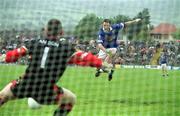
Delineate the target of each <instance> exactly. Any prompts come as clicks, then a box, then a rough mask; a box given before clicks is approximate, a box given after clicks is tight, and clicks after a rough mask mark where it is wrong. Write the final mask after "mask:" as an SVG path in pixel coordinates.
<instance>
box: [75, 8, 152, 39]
mask: <svg viewBox="0 0 180 116" xmlns="http://www.w3.org/2000/svg"><path fill="white" fill-rule="evenodd" d="M136 18H141V19H143V20H142V21H141V22H139V23H136V24H132V25H130V26H128V29H127V30H124V32H126V35H127V38H128V39H129V40H132V39H135V40H143V41H147V40H148V38H149V34H148V33H149V30H150V29H149V27H150V26H151V25H150V14H149V10H148V9H147V8H145V9H143V10H142V11H141V12H139V13H138V14H137V15H136V16H135V17H134V18H133V19H136ZM133 19H131V18H130V17H128V16H125V15H117V16H115V17H112V18H110V20H111V21H112V24H113V23H119V22H126V21H130V20H133ZM102 21H103V19H102V18H99V17H97V16H96V15H95V14H87V15H86V16H85V17H83V18H82V19H81V20H80V21H79V23H78V25H76V27H75V30H74V35H75V36H77V37H78V38H80V39H92V38H93V39H96V38H97V33H98V30H99V28H100V26H101V23H102Z"/></svg>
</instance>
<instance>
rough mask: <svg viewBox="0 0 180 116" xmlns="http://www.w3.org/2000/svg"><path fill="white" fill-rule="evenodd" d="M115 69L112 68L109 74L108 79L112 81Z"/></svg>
mask: <svg viewBox="0 0 180 116" xmlns="http://www.w3.org/2000/svg"><path fill="white" fill-rule="evenodd" d="M113 73H114V69H111V71H110V72H109V74H108V80H109V81H111V80H112V78H113Z"/></svg>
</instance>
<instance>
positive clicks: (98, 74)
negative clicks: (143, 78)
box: [95, 69, 101, 77]
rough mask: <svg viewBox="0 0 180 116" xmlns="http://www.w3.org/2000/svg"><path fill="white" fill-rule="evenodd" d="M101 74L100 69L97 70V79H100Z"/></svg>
mask: <svg viewBox="0 0 180 116" xmlns="http://www.w3.org/2000/svg"><path fill="white" fill-rule="evenodd" d="M100 74H101V71H100V69H97V70H96V74H95V77H99V76H100Z"/></svg>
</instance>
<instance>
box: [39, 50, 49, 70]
mask: <svg viewBox="0 0 180 116" xmlns="http://www.w3.org/2000/svg"><path fill="white" fill-rule="evenodd" d="M48 52H49V47H45V49H44V53H43V56H42V59H41V66H40V67H41V68H45V63H46V59H47V56H48Z"/></svg>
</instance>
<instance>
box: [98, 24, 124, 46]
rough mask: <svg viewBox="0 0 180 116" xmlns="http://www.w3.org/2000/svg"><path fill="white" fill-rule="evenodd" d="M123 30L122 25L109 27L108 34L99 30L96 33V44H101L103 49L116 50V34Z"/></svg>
mask: <svg viewBox="0 0 180 116" xmlns="http://www.w3.org/2000/svg"><path fill="white" fill-rule="evenodd" d="M123 28H124V24H123V23H119V24H113V25H111V27H110V31H109V32H106V31H105V30H104V29H103V28H101V29H100V30H99V33H98V40H97V43H101V44H102V45H103V46H104V47H105V48H117V47H118V44H117V38H118V33H119V30H121V29H123Z"/></svg>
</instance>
